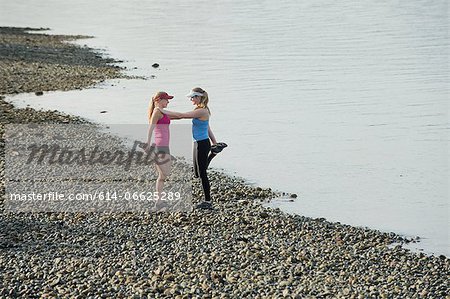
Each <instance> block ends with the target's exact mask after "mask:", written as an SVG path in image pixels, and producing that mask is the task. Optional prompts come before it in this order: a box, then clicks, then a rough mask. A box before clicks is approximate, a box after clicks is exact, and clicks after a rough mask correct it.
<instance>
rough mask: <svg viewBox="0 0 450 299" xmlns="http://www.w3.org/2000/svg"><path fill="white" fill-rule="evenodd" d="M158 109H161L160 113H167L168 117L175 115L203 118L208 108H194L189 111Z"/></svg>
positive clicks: (177, 116)
mask: <svg viewBox="0 0 450 299" xmlns="http://www.w3.org/2000/svg"><path fill="white" fill-rule="evenodd" d="M158 110H159V111H161V112H162V113H164V114H166V115H168V116H169V117H170V118H172V117H175V118H178V119H180V118H204V117H205V116H207V115H208V110H206V109H204V108H202V109H195V110H193V111H189V112H176V111H170V110H166V109H159V108H158Z"/></svg>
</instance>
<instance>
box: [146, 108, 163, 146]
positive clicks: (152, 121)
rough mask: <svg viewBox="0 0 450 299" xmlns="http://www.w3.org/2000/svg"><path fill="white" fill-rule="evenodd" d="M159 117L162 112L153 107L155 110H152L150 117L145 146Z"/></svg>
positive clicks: (148, 144) (148, 143) (149, 140)
mask: <svg viewBox="0 0 450 299" xmlns="http://www.w3.org/2000/svg"><path fill="white" fill-rule="evenodd" d="M161 118H162V113H161V112H160V111H159V110H156V109H155V111H153V114H152V118H151V119H150V126H149V127H148V134H147V146H150V142H151V140H152V134H153V130H154V129H155V127H156V124H157V123H158V120H160V119H161Z"/></svg>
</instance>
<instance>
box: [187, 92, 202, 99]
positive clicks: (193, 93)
mask: <svg viewBox="0 0 450 299" xmlns="http://www.w3.org/2000/svg"><path fill="white" fill-rule="evenodd" d="M186 96H187V97H188V98H192V97H195V96H200V97H201V96H203V93H200V92H196V91H191V92H190V93H189V94H187V95H186Z"/></svg>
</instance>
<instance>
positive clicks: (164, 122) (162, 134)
mask: <svg viewBox="0 0 450 299" xmlns="http://www.w3.org/2000/svg"><path fill="white" fill-rule="evenodd" d="M169 125H170V118H169V117H168V116H167V115H165V114H164V116H163V117H162V118H161V119H160V120H158V122H157V123H156V127H155V130H154V131H153V132H154V134H155V144H156V146H169V140H170V131H169Z"/></svg>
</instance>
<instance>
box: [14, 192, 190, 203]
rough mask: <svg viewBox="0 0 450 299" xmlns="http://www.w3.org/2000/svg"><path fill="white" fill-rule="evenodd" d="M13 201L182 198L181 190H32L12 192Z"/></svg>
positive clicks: (163, 199)
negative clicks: (69, 191) (28, 191)
mask: <svg viewBox="0 0 450 299" xmlns="http://www.w3.org/2000/svg"><path fill="white" fill-rule="evenodd" d="M9 200H12V201H64V200H67V201H93V200H99V201H120V200H122V201H157V200H161V201H177V200H182V194H181V192H161V193H160V194H159V193H158V192H130V191H125V192H121V191H116V190H109V191H99V192H93V193H69V194H65V193H62V192H58V191H55V192H46V193H39V192H31V193H10V194H9Z"/></svg>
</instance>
